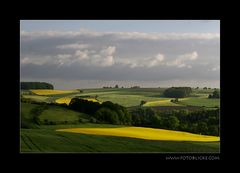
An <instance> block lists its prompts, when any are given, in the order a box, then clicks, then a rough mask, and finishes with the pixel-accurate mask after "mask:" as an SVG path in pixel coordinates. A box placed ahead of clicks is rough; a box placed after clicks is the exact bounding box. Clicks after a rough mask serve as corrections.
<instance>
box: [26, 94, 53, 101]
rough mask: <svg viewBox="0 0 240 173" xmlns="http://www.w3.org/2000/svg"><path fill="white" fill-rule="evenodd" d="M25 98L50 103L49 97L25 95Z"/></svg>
mask: <svg viewBox="0 0 240 173" xmlns="http://www.w3.org/2000/svg"><path fill="white" fill-rule="evenodd" d="M23 97H24V98H28V99H31V100H34V101H37V102H49V97H48V96H38V95H24V96H23Z"/></svg>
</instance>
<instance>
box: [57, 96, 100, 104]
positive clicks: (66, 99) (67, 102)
mask: <svg viewBox="0 0 240 173" xmlns="http://www.w3.org/2000/svg"><path fill="white" fill-rule="evenodd" d="M72 98H73V97H62V98H59V99H57V100H55V102H56V103H59V104H63V103H66V104H67V105H69V103H70V102H71V99H72ZM81 99H84V100H88V101H92V102H99V101H98V100H96V99H94V98H81ZM99 103H100V102H99Z"/></svg>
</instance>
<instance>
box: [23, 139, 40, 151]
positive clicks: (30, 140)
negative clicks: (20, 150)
mask: <svg viewBox="0 0 240 173" xmlns="http://www.w3.org/2000/svg"><path fill="white" fill-rule="evenodd" d="M25 136H26V138H28V141H29V142H30V143H31V144H32V145H33V146H34V147H35V148H37V149H38V150H39V151H42V150H41V149H40V148H39V147H38V146H37V145H36V144H35V143H34V142H33V141H32V139H31V138H30V137H29V136H27V135H25Z"/></svg>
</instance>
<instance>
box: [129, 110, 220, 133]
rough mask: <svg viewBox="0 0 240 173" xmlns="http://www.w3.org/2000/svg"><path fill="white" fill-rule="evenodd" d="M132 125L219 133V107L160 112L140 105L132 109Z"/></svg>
mask: <svg viewBox="0 0 240 173" xmlns="http://www.w3.org/2000/svg"><path fill="white" fill-rule="evenodd" d="M131 115H132V125H135V126H144V127H153V128H162V129H169V130H180V131H187V132H192V133H198V134H205V135H215V136H218V135H219V109H216V110H199V111H192V112H189V111H187V110H174V111H164V112H158V111H154V110H153V109H152V108H142V107H139V108H137V109H135V110H132V111H131Z"/></svg>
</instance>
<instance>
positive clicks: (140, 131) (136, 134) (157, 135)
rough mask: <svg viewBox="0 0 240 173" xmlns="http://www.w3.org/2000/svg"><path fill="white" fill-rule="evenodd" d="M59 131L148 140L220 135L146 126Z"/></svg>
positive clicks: (206, 139) (201, 139) (212, 138)
mask: <svg viewBox="0 0 240 173" xmlns="http://www.w3.org/2000/svg"><path fill="white" fill-rule="evenodd" d="M57 131H58V132H71V133H83V134H92V135H104V136H120V137H130V138H138V139H147V140H161V141H162V140H164V141H198V142H216V141H220V138H219V137H216V136H206V135H198V134H193V133H187V132H180V131H173V130H164V129H155V128H146V127H121V128H111V129H109V128H68V129H58V130H57Z"/></svg>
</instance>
